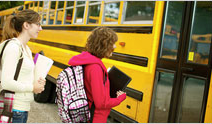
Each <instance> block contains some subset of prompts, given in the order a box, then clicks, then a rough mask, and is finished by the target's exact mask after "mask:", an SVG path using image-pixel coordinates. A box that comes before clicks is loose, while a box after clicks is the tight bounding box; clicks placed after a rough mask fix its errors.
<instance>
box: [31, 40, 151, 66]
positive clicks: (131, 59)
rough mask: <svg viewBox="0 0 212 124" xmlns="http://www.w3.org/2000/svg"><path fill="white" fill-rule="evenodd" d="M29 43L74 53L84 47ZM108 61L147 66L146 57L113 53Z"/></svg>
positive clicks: (37, 41) (47, 42) (51, 43)
mask: <svg viewBox="0 0 212 124" xmlns="http://www.w3.org/2000/svg"><path fill="white" fill-rule="evenodd" d="M30 41H31V42H35V43H40V44H44V45H48V46H53V47H58V48H62V49H67V50H71V51H76V52H82V51H85V48H84V47H78V46H73V45H68V44H61V43H55V42H49V41H44V40H37V39H31V40H30ZM110 59H113V60H117V61H122V62H127V63H130V64H135V65H140V66H144V67H147V64H148V58H147V57H140V56H134V55H129V54H122V53H116V52H113V55H112V57H110Z"/></svg>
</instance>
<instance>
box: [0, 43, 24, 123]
mask: <svg viewBox="0 0 212 124" xmlns="http://www.w3.org/2000/svg"><path fill="white" fill-rule="evenodd" d="M9 41H10V40H7V41H5V42H3V43H1V46H0V49H2V50H1V54H0V65H1V59H2V56H3V52H4V49H5V47H6V45H7V44H8V43H9ZM22 62H23V57H22V52H21V56H20V59H19V61H18V65H17V68H16V72H15V76H14V80H17V79H18V75H19V72H20V69H21V66H22ZM0 83H1V81H0ZM14 95H15V92H12V91H8V90H4V89H1V92H0V123H10V122H11V120H12V117H13V113H12V107H13V100H14Z"/></svg>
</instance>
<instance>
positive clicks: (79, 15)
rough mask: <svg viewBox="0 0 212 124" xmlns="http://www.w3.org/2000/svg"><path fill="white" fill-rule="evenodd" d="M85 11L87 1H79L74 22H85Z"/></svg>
mask: <svg viewBox="0 0 212 124" xmlns="http://www.w3.org/2000/svg"><path fill="white" fill-rule="evenodd" d="M84 13H85V1H77V5H76V11H75V21H74V23H81V24H82V23H83V20H84Z"/></svg>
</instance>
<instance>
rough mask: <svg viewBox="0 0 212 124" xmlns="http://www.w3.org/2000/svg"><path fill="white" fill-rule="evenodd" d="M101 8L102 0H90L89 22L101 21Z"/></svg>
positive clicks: (96, 22)
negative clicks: (99, 0)
mask: <svg viewBox="0 0 212 124" xmlns="http://www.w3.org/2000/svg"><path fill="white" fill-rule="evenodd" d="M100 8H101V2H97V1H90V2H89V10H88V20H87V23H88V24H98V23H99V13H100Z"/></svg>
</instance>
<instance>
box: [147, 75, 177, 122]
mask: <svg viewBox="0 0 212 124" xmlns="http://www.w3.org/2000/svg"><path fill="white" fill-rule="evenodd" d="M174 75H175V74H174V73H170V72H159V71H157V72H156V81H155V87H154V91H155V92H154V95H153V101H152V106H151V115H150V122H151V123H167V122H168V116H169V107H170V101H171V94H172V88H173V84H174Z"/></svg>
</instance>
